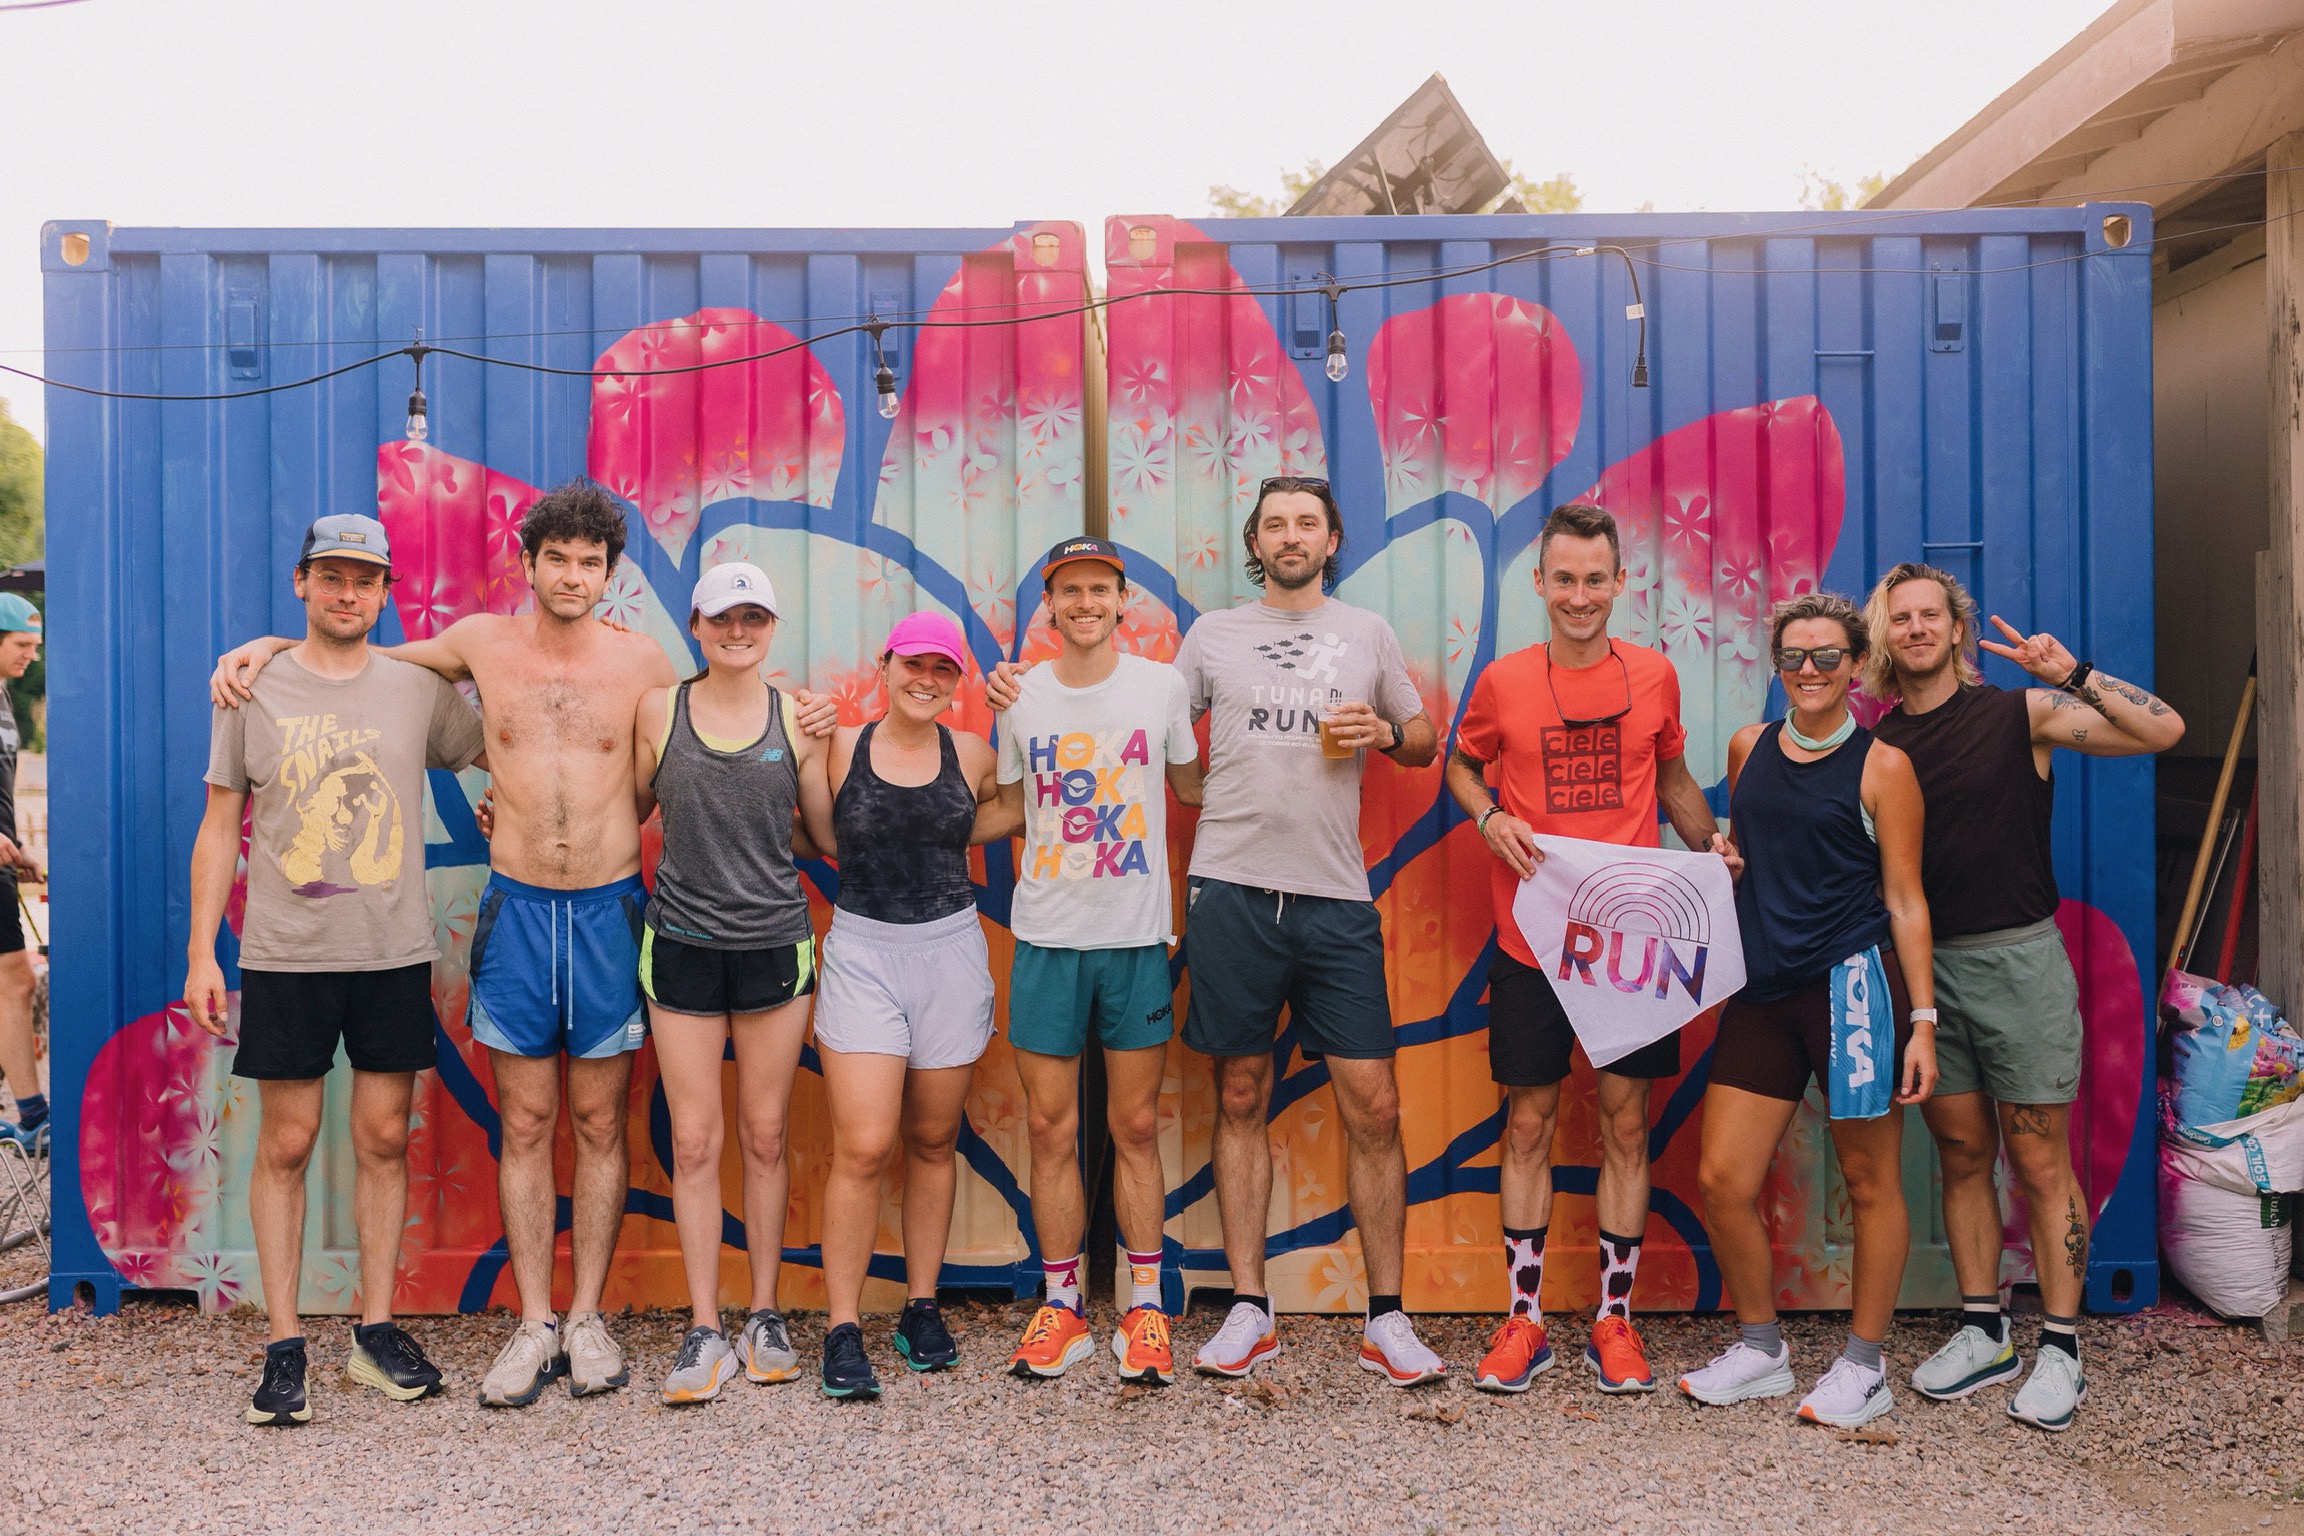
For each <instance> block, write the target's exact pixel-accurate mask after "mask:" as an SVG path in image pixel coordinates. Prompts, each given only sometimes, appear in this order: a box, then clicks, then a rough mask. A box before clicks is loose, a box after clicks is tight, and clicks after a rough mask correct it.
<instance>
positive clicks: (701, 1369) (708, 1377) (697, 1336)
mask: <svg viewBox="0 0 2304 1536" xmlns="http://www.w3.org/2000/svg"><path fill="white" fill-rule="evenodd" d="M740 1369H742V1367H740V1366H739V1365H738V1364H737V1361H736V1351H734V1350H732V1349H730V1348H729V1347H728V1339H727V1336H726V1335H724V1334H723V1333H721V1331H720V1330H719V1329H717V1328H691V1329H689V1330H688V1332H687V1334H686V1336H685V1337H683V1338H682V1339H681V1340H680V1357H679V1358H678V1359H677V1360H674V1361H673V1362H672V1374H670V1375H669V1376H666V1377H665V1378H664V1401H666V1402H667V1403H672V1404H675V1405H683V1404H688V1403H708V1402H710V1401H712V1399H714V1398H716V1397H718V1396H719V1395H720V1389H721V1388H722V1387H724V1386H726V1385H728V1383H730V1382H731V1381H734V1380H735V1379H736V1373H737V1371H738V1370H740Z"/></svg>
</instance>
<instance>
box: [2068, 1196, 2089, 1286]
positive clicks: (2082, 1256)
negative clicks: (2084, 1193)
mask: <svg viewBox="0 0 2304 1536" xmlns="http://www.w3.org/2000/svg"><path fill="white" fill-rule="evenodd" d="M2064 1221H2065V1226H2064V1262H2065V1263H2066V1264H2067V1265H2069V1266H2071V1270H2072V1276H2073V1278H2074V1279H2081V1278H2083V1277H2085V1276H2086V1275H2087V1273H2088V1228H2087V1225H2086V1224H2085V1223H2083V1222H2082V1221H2081V1220H2080V1202H2079V1200H2078V1199H2077V1198H2075V1197H2073V1196H2070V1195H2067V1196H2065V1197H2064Z"/></svg>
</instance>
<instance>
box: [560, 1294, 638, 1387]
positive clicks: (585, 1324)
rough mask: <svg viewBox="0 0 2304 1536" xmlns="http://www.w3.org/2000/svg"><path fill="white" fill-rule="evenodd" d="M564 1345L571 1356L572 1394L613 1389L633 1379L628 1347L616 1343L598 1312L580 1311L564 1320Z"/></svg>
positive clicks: (569, 1375)
mask: <svg viewBox="0 0 2304 1536" xmlns="http://www.w3.org/2000/svg"><path fill="white" fill-rule="evenodd" d="M560 1347H561V1349H562V1350H564V1351H565V1352H566V1353H567V1356H568V1395H569V1396H570V1397H590V1396H592V1395H593V1394H594V1393H596V1392H613V1391H615V1390H616V1389H617V1388H618V1387H620V1386H622V1385H624V1383H625V1382H627V1381H629V1380H631V1375H630V1373H629V1372H627V1371H626V1370H625V1369H624V1351H623V1350H621V1349H619V1348H617V1347H616V1340H615V1339H614V1338H613V1337H611V1336H610V1335H609V1332H608V1325H607V1324H606V1323H604V1322H602V1321H601V1320H600V1314H599V1313H597V1312H579V1313H576V1314H574V1315H572V1316H571V1317H569V1319H568V1320H567V1321H566V1322H564V1323H562V1324H561V1325H560Z"/></svg>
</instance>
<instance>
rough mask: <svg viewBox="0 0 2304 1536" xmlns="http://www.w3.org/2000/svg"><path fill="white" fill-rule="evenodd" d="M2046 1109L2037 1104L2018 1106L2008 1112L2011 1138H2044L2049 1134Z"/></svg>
mask: <svg viewBox="0 0 2304 1536" xmlns="http://www.w3.org/2000/svg"><path fill="white" fill-rule="evenodd" d="M2050 1129H2051V1127H2050V1125H2049V1121H2048V1111H2047V1109H2046V1108H2045V1107H2044V1106H2042V1105H2039V1104H2018V1105H2014V1106H2012V1107H2011V1108H2010V1109H2009V1111H2008V1134H2009V1135H2011V1136H2046V1135H2048V1134H2049V1132H2050Z"/></svg>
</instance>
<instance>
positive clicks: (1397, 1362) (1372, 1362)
mask: <svg viewBox="0 0 2304 1536" xmlns="http://www.w3.org/2000/svg"><path fill="white" fill-rule="evenodd" d="M1360 1369H1362V1370H1364V1371H1374V1372H1375V1373H1376V1374H1377V1375H1379V1376H1382V1377H1383V1378H1384V1379H1385V1380H1386V1381H1389V1382H1390V1383H1392V1385H1394V1386H1396V1387H1413V1386H1416V1385H1418V1384H1419V1383H1422V1382H1427V1381H1438V1380H1439V1379H1440V1378H1441V1377H1443V1376H1445V1375H1447V1374H1448V1362H1447V1361H1445V1360H1442V1359H1441V1358H1440V1357H1439V1356H1438V1355H1436V1354H1434V1353H1432V1351H1431V1350H1429V1349H1427V1348H1426V1347H1425V1345H1424V1341H1423V1340H1422V1339H1420V1338H1418V1337H1416V1328H1415V1325H1414V1324H1412V1323H1410V1322H1409V1321H1408V1314H1407V1313H1405V1312H1387V1313H1385V1314H1384V1315H1383V1316H1382V1317H1372V1318H1370V1319H1368V1327H1367V1331H1366V1332H1365V1333H1364V1334H1363V1335H1362V1336H1361V1340H1360Z"/></svg>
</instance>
